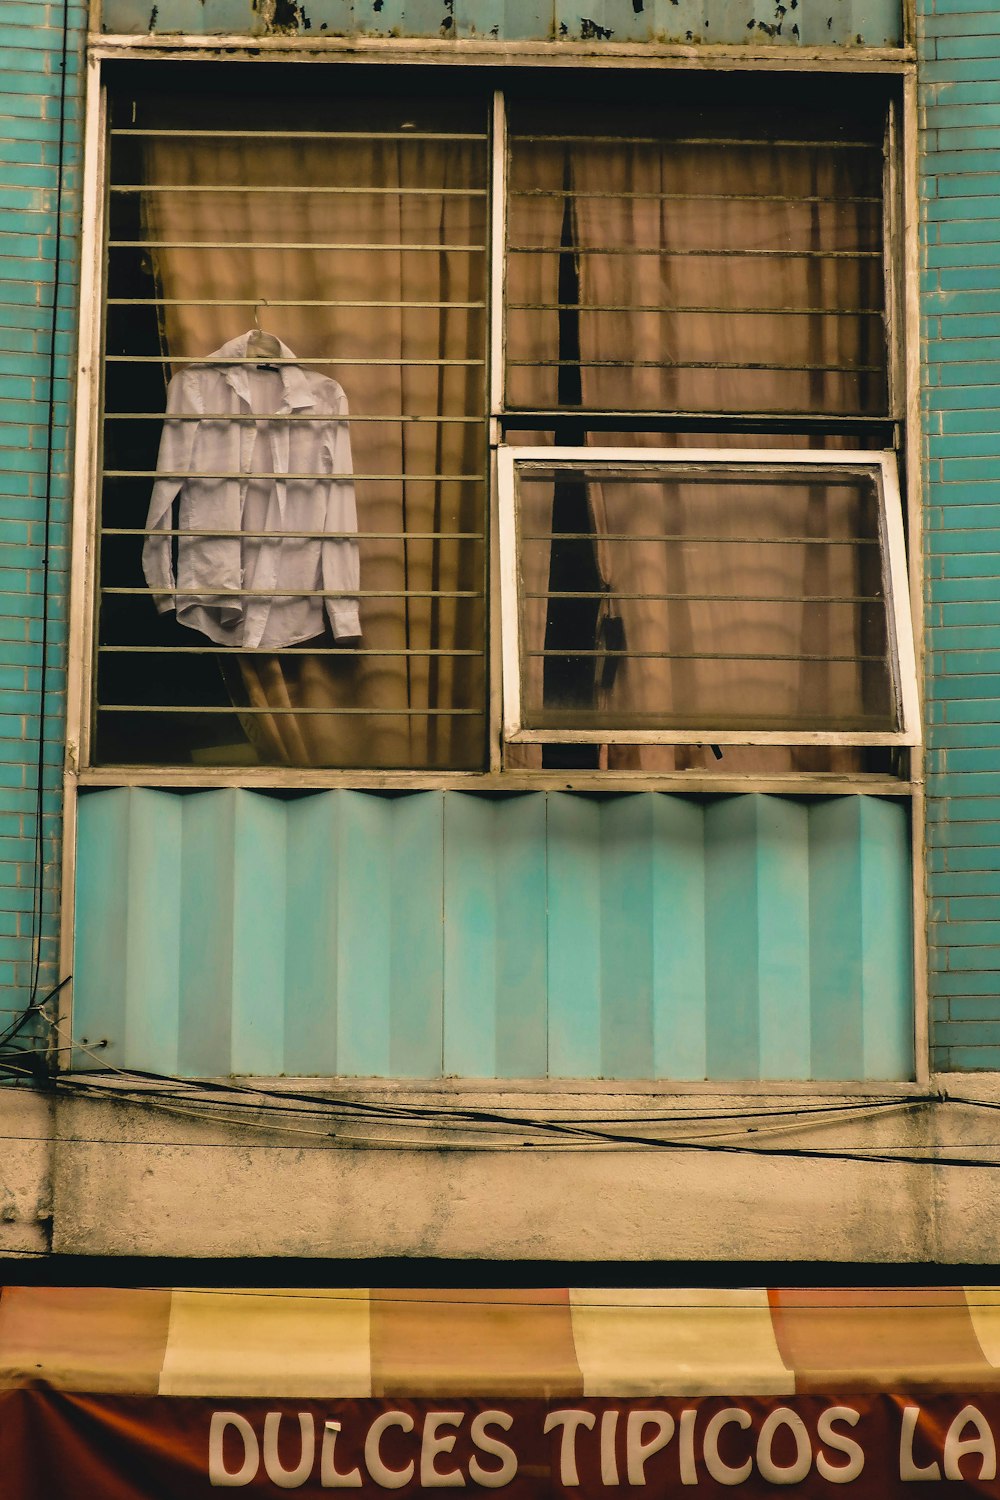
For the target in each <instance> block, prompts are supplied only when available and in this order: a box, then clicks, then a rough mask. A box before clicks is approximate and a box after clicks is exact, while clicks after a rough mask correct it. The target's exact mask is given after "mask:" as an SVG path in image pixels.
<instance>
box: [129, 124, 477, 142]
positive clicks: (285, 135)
mask: <svg viewBox="0 0 1000 1500" xmlns="http://www.w3.org/2000/svg"><path fill="white" fill-rule="evenodd" d="M110 134H111V135H112V136H142V137H145V138H146V139H149V138H153V139H159V138H160V137H163V138H164V139H165V140H173V139H178V140H184V141H186V140H205V139H209V140H223V141H228V140H250V141H286V140H287V141H358V142H360V143H361V144H362V145H364V144H365V143H367V142H368V141H447V142H449V143H451V142H452V141H485V140H486V139H487V136H486V135H485V133H481V132H465V131H461V132H453V131H442V130H364V131H361V130H187V129H177V130H174V129H157V128H154V127H149V128H146V129H141V128H139V127H137V126H133V127H130V128H128V129H125V128H122V127H118V126H114V127H113V128H112V129H111V131H110Z"/></svg>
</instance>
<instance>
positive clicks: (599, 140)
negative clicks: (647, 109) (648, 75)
mask: <svg viewBox="0 0 1000 1500" xmlns="http://www.w3.org/2000/svg"><path fill="white" fill-rule="evenodd" d="M508 139H509V141H510V144H511V147H512V148H513V147H514V146H515V145H526V144H527V145H540V144H543V143H545V144H550V143H552V142H555V143H556V144H559V145H563V144H566V145H585V146H669V147H670V148H671V150H673V149H674V147H676V146H781V147H790V148H793V149H798V148H800V147H801V148H803V149H805V150H815V149H817V148H819V149H822V150H828V151H877V152H878V153H879V155H880V156H881V154H882V144H881V141H874V140H871V141H838V140H830V139H828V140H819V141H815V140H806V139H802V138H797V139H794V140H784V139H779V138H769V137H767V136H721V135H678V136H668V135H535V134H526V133H522V132H520V131H518V130H517V129H516V128H512V129H511V130H510V132H509V135H508Z"/></svg>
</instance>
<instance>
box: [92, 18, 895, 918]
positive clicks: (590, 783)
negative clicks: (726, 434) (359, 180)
mask: <svg viewBox="0 0 1000 1500" xmlns="http://www.w3.org/2000/svg"><path fill="white" fill-rule="evenodd" d="M414 50H416V51H418V52H419V53H420V56H421V60H423V61H425V62H426V63H427V64H428V65H429V66H430V68H431V71H432V72H434V71H436V65H442V66H446V67H453V66H455V65H456V64H467V65H469V66H473V67H474V66H475V65H477V64H480V63H482V62H483V61H484V59H485V53H484V52H483V49H482V48H481V47H475V48H473V47H472V46H471V44H470V47H469V48H468V49H467V55H466V52H465V51H463V52H462V55H461V56H460V55H458V53H456V51H455V49H454V48H453V47H450V46H449V47H437V46H431V47H430V48H425V47H424V46H423V44H420V45H419V46H418V45H417V44H410V43H407V44H402V43H401V44H399V46H398V47H397V46H395V44H393V43H391V42H390V43H388V44H386V43H385V42H382V43H380V46H379V50H378V57H377V58H376V57H375V56H374V55H372V56H368V55H367V53H365V54H364V55H363V56H362V55H359V53H358V49H357V48H356V47H355V46H353V45H352V46H350V47H342V46H341V45H340V44H339V43H338V42H337V41H336V40H335V39H334V40H330V41H326V40H325V41H324V44H323V45H322V46H319V47H313V46H312V45H311V44H310V45H308V46H306V45H303V44H301V43H300V42H298V41H296V42H295V43H294V45H290V46H289V45H286V43H285V42H284V40H283V39H274V38H270V39H268V40H267V41H266V42H265V43H264V45H263V47H262V48H261V47H259V46H256V45H255V46H254V47H253V48H251V49H246V48H245V47H244V46H243V45H241V46H240V47H239V48H236V49H235V50H234V53H233V59H234V60H240V59H241V58H246V57H250V56H252V57H253V59H254V60H255V61H259V60H265V61H274V62H282V63H285V64H287V63H288V62H289V61H292V60H294V62H295V64H296V65H297V66H312V65H315V64H317V63H319V64H329V63H338V64H339V65H341V66H343V65H345V64H357V65H359V66H364V65H365V64H366V63H371V62H373V61H376V60H378V61H380V62H389V63H408V62H412V60H413V58H412V55H411V54H413V52H414ZM362 51H364V49H362ZM509 51H510V46H509V44H508V47H507V48H506V49H505V50H504V57H503V59H501V60H502V61H506V62H510V61H512V58H510V57H509V56H508V55H507V53H508V52H509ZM535 51H538V49H534V50H532V49H530V48H529V49H527V53H526V55H525V57H524V58H523V59H522V60H523V61H524V62H526V63H529V64H540V63H541V61H543V60H544V61H546V62H547V63H551V57H550V55H549V53H548V50H547V49H545V48H542V49H541V50H540V51H539V55H538V56H537V57H536V56H535ZM262 52H263V53H265V54H266V57H264V58H263V59H262ZM425 53H426V56H425ZM528 53H530V55H527V54H528ZM543 54H544V58H543ZM210 56H212V57H214V39H212V45H210V44H209V40H208V39H204V38H195V39H191V38H180V39H175V40H174V41H171V42H167V41H166V40H165V39H162V38H153V37H150V38H136V37H132V36H130V37H119V38H110V37H107V36H103V35H101V36H95V37H93V38H92V41H91V44H90V47H89V50H88V90H87V99H88V115H87V129H86V132H85V150H86V152H87V164H86V165H85V179H86V180H85V184H84V187H85V192H88V193H89V197H90V199H91V200H92V209H93V212H91V213H90V214H85V216H84V233H83V247H82V257H83V266H84V278H85V280H88V282H89V284H90V287H91V295H90V296H89V297H84V298H83V299H82V301H81V323H80V345H79V349H80V354H79V365H78V381H79V385H78V407H77V420H76V433H77V442H76V466H75V489H76V495H77V504H76V507H75V513H74V543H73V556H74V562H73V584H72V591H71V601H70V606H71V649H70V682H69V689H70V691H69V702H68V725H67V757H66V773H65V785H66V793H67V798H68V803H67V806H71V804H72V801H73V800H74V799H75V796H76V790H77V788H78V787H84V786H95V787H97V786H121V785H150V786H153V785H156V786H174V787H198V786H225V785H228V786H247V787H254V786H256V787H274V788H281V787H290V788H301V789H305V788H311V787H322V786H352V787H357V788H376V789H402V788H412V789H418V788H419V789H426V788H436V789H444V788H448V787H455V788H465V789H467V790H468V789H472V788H476V787H479V788H481V789H483V790H500V789H505V788H506V789H510V790H525V789H527V788H529V787H536V788H538V789H544V788H546V787H550V788H551V787H558V788H561V789H566V788H573V789H579V790H600V789H601V788H602V787H605V788H611V787H618V788H619V789H620V790H625V789H629V788H633V787H634V788H636V789H639V788H654V787H655V788H659V789H662V790H670V789H675V790H680V789H683V790H684V791H688V792H695V793H698V792H709V791H711V792H720V793H732V792H738V791H776V792H782V793H785V794H788V793H797V792H800V793H803V794H810V795H812V794H818V795H843V794H845V793H850V792H858V793H862V794H870V795H879V796H895V797H900V796H901V797H915V798H919V795H920V787H921V784H922V760H921V754H920V750H919V747H918V746H917V744H916V742H914V749H913V751H912V752H911V755H910V758H909V765H908V768H907V767H906V766H905V765H904V767H903V768H902V770H903V774H902V775H900V774H893V773H890V772H885V771H883V772H851V773H846V772H845V773H836V774H835V773H812V772H799V771H796V772H786V773H768V772H762V773H724V774H723V773H720V772H719V771H717V770H715V769H714V768H713V769H712V770H710V771H705V772H698V771H691V770H687V771H684V772H655V773H654V772H635V771H627V770H598V769H593V770H588V769H578V770H574V771H566V770H563V771H544V770H540V769H538V768H520V769H518V768H515V767H513V766H508V765H505V763H504V755H503V745H504V726H503V708H502V697H503V686H502V672H503V667H502V659H501V657H502V650H501V638H502V632H501V614H502V609H501V600H500V589H499V587H498V579H499V546H498V532H499V526H498V501H497V481H496V470H497V457H496V455H497V451H498V448H499V446H500V445H501V444H502V443H503V440H504V432H505V430H510V429H511V428H514V427H516V426H517V425H521V416H520V415H519V414H513V413H510V412H507V411H506V408H505V400H504V373H505V372H504V363H505V361H504V351H503V338H504V327H503V324H504V293H503V280H504V278H503V268H504V256H503V253H502V248H503V245H504V243H505V238H506V234H505V230H506V225H505V220H506V175H507V174H506V165H507V163H506V156H507V143H506V111H505V100H504V94H503V91H502V86H499V87H496V88H495V90H494V93H493V107H492V119H491V121H490V125H489V136H490V153H491V163H492V174H493V175H492V182H491V184H490V188H491V191H490V194H489V200H488V201H489V206H490V213H489V222H488V234H487V245H488V246H489V251H488V255H487V260H488V274H489V282H488V289H487V304H488V320H489V328H490V334H489V336H490V347H489V350H488V355H487V361H488V362H487V381H488V390H489V401H488V407H487V413H488V417H489V435H490V448H491V470H492V474H491V479H490V481H489V490H490V504H489V530H490V539H489V545H488V547H487V549H486V550H485V553H484V567H485V568H486V569H487V570H488V573H489V588H488V598H489V619H490V627H489V634H488V643H487V652H488V681H489V704H488V707H487V713H488V726H487V728H488V746H487V748H488V759H487V761H486V764H485V765H484V767H483V769H482V770H473V771H419V770H390V771H387V770H380V769H360V768H355V769H344V770H339V769H332V768H309V767H272V766H252V767H251V766H235V765H234V766H223V765H205V766H201V765H193V766H192V765H186V764H185V765H180V764H170V765H166V764H165V765H162V766H157V765H139V764H110V763H107V764H100V765H97V764H94V763H93V761H92V758H91V753H90V750H91V746H90V741H91V732H90V731H91V722H90V717H91V699H92V696H93V685H92V677H93V670H94V662H95V659H96V653H95V652H94V650H93V641H92V638H91V634H92V627H93V622H94V616H95V596H96V579H95V571H96V567H95V565H96V563H97V559H96V557H95V547H96V542H95V539H94V526H95V521H94V508H95V503H96V502H95V485H96V476H97V474H98V472H99V470H100V463H101V460H100V431H101V428H100V421H99V415H100V410H101V404H102V403H101V380H102V365H101V359H100V347H101V338H100V325H101V309H102V307H103V294H104V280H105V275H106V264H105V261H106V256H105V254H104V239H105V234H106V229H105V223H104V220H105V217H106V216H105V215H104V214H102V212H101V206H102V194H103V193H104V191H105V188H104V180H105V177H106V175H107V173H106V164H105V159H104V158H105V144H104V138H105V131H106V125H105V105H104V98H105V93H106V88H107V85H108V82H109V80H106V79H105V78H104V77H103V73H104V68H105V65H114V64H115V63H117V62H119V61H124V60H128V61H130V62H131V63H133V64H134V63H135V62H136V61H141V62H142V63H145V62H147V61H148V62H150V63H152V62H153V61H154V60H155V61H156V62H157V63H163V62H164V61H169V62H176V63H178V64H181V63H187V64H189V65H191V64H193V63H194V61H195V60H196V59H197V60H199V61H207V60H209V57H210ZM564 61H565V63H566V64H567V65H568V64H570V63H571V65H572V68H573V69H574V70H575V71H577V72H579V74H580V76H581V78H587V77H589V78H591V79H592V80H593V81H595V82H596V81H597V79H598V78H599V77H600V76H601V73H602V72H603V71H604V70H605V69H607V68H608V67H609V66H611V63H610V59H609V57H608V56H607V54H606V52H605V53H602V54H601V55H600V56H590V55H584V53H583V52H582V51H581V52H580V54H579V55H574V57H573V58H572V59H565V60H564ZM792 61H795V62H796V69H795V70H796V71H800V70H801V67H802V63H801V61H798V60H796V59H794V58H793V59H790V58H789V56H788V55H787V54H786V53H785V52H783V51H781V49H772V51H771V52H767V53H766V54H765V53H762V52H760V51H759V49H751V50H749V51H748V50H745V49H742V48H741V49H739V51H738V52H733V51H732V49H726V48H718V49H716V48H713V49H712V54H711V59H709V58H708V56H707V55H706V56H700V57H699V60H698V70H699V71H702V70H703V69H704V68H705V67H706V65H708V66H712V67H714V68H716V69H717V70H718V72H717V74H716V76H717V78H718V79H719V81H721V80H722V79H724V77H725V75H726V73H727V71H729V70H735V71H740V72H742V71H765V72H776V73H781V72H783V71H785V70H786V69H787V68H788V67H789V66H790V64H791V62H792ZM623 66H624V67H629V68H637V69H639V71H642V72H647V71H648V70H649V69H653V70H654V71H661V72H664V71H666V72H670V71H674V70H680V71H689V70H690V68H691V67H692V60H691V58H690V57H689V56H688V55H687V53H685V52H683V51H681V52H678V51H677V50H676V49H671V48H658V47H656V46H652V47H650V46H643V47H641V48H639V47H636V48H635V49H630V50H629V56H628V57H627V59H626V58H625V57H624V56H622V57H616V59H615V62H614V64H613V67H614V69H615V70H620V69H621V68H622V67H623ZM595 67H596V68H597V70H598V71H597V74H596V76H595V74H594V69H595ZM807 67H808V70H810V71H815V72H817V73H823V74H832V73H838V72H853V71H858V70H860V71H862V72H866V73H874V74H878V75H880V76H881V77H882V78H883V79H884V81H885V83H886V85H887V86H888V85H889V84H890V83H891V81H892V78H893V77H894V76H901V81H902V94H903V97H902V107H901V110H900V117H901V122H902V128H901V129H899V131H898V134H897V136H896V139H895V146H896V147H897V148H898V149H899V150H900V152H901V155H902V159H901V161H899V162H896V161H895V159H894V157H893V155H892V144H893V143H892V142H891V140H890V139H889V134H888V133H887V142H886V145H887V164H886V199H885V203H884V206H883V215H884V220H885V226H886V228H885V244H886V246H887V247H890V246H891V247H893V253H892V254H888V255H887V260H888V261H891V262H892V264H891V265H887V271H888V273H889V274H888V276H887V303H886V321H887V339H888V346H889V369H890V380H891V375H892V373H893V372H895V371H898V372H899V376H900V379H899V383H898V385H897V386H896V387H895V390H894V392H893V395H892V399H891V409H890V412H889V413H888V414H887V417H886V418H885V419H880V422H881V423H882V424H883V425H884V426H885V428H886V429H887V430H886V432H885V435H884V439H883V440H884V441H888V440H889V434H890V431H894V432H898V431H899V427H898V424H899V423H900V422H902V421H903V420H905V421H906V423H907V429H908V432H909V434H910V440H909V441H908V442H907V445H906V450H905V453H903V454H901V459H900V461H901V463H902V462H903V459H904V458H905V469H906V475H907V495H906V503H907V512H908V528H907V533H908V537H909V540H910V545H911V561H910V577H911V583H910V589H911V599H912V600H913V610H914V615H913V626H914V633H915V638H916V639H917V644H918V651H919V644H920V635H919V633H920V615H919V599H920V542H919V538H920V527H921V515H920V480H921V474H920V465H919V452H918V451H916V450H915V446H914V443H913V441H912V436H913V434H914V433H915V432H916V431H917V430H918V429H917V428H916V427H915V426H914V422H915V419H916V417H917V415H918V399H919V397H918V392H919V385H918V378H919V367H918V363H917V360H918V354H917V346H916V342H915V340H916V332H917V328H918V307H917V287H916V280H915V277H916V273H917V258H916V257H917V248H916V246H917V240H916V226H917V221H918V206H917V202H916V179H915V172H916V163H915V156H914V155H913V153H914V151H915V119H916V114H915V111H916V90H915V70H914V62H913V59H912V57H911V56H910V55H909V54H908V53H907V52H906V50H905V49H902V50H900V49H892V52H891V54H886V55H884V56H883V55H882V54H879V55H877V56H876V54H875V53H874V52H871V51H870V50H867V49H866V50H865V52H864V53H863V54H862V53H859V54H858V55H857V56H854V55H852V56H851V57H850V58H848V57H846V56H845V55H844V54H843V53H842V52H838V51H837V50H836V49H830V50H829V52H828V53H827V54H826V55H824V56H822V57H820V56H819V55H817V56H816V57H815V58H814V59H810V60H809V62H808V64H807ZM484 92H487V108H489V98H488V91H484ZM887 104H888V106H889V108H890V109H891V108H892V101H891V99H890V100H887ZM897 198H898V202H897ZM904 236H905V244H904V245H903V247H902V253H897V250H896V246H897V241H898V239H899V238H900V237H904ZM893 291H894V296H893V295H892V294H893ZM904 325H905V326H904ZM904 335H905V336H904ZM623 415H624V414H623ZM700 421H701V423H702V424H703V423H704V421H705V419H704V418H701V419H700ZM605 425H607V424H605ZM615 425H616V426H617V427H618V430H619V431H620V430H621V425H620V423H619V422H617V421H616V423H615ZM679 425H684V426H687V427H693V426H697V425H699V419H697V418H696V415H695V414H686V416H685V414H683V413H677V414H673V416H672V418H671V421H670V422H669V423H668V422H662V423H661V424H660V426H661V428H662V430H664V431H667V430H675V429H676V428H677V427H678V426H679ZM719 425H720V424H718V423H714V424H710V426H709V428H708V429H707V430H713V427H718V426H719ZM745 425H746V428H747V435H748V440H749V441H751V442H752V441H753V438H752V435H751V434H752V433H753V432H754V431H758V430H761V427H760V425H759V424H756V425H751V424H745ZM770 425H771V424H770V423H768V424H767V426H768V427H770ZM839 425H840V424H838V430H839ZM645 451H646V452H647V453H648V452H649V451H650V450H645ZM547 452H550V450H547ZM799 457H800V458H801V454H799ZM867 457H868V458H869V459H870V458H871V453H870V452H869V453H868V454H867ZM74 621H75V625H74V624H73V622H74ZM782 742H783V743H787V739H784V740H783V741H782ZM71 863H72V861H70V864H71ZM68 888H69V887H68V886H67V889H68Z"/></svg>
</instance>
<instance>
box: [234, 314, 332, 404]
mask: <svg viewBox="0 0 1000 1500" xmlns="http://www.w3.org/2000/svg"><path fill="white" fill-rule="evenodd" d="M254 332H255V330H254V329H252V328H250V329H248V330H247V332H246V333H241V334H240V336H239V338H236V339H230V340H229V342H228V343H227V344H223V345H222V347H221V348H220V349H216V350H215V352H214V353H213V354H210V355H209V356H208V357H209V359H210V360H212V361H215V360H224V359H231V360H234V361H237V360H243V359H246V353H247V345H248V343H249V342H250V336H251V334H252V333H254ZM278 348H279V350H280V351H281V358H282V359H297V358H298V356H297V355H296V354H293V352H292V350H291V349H289V347H288V345H287V344H283V343H282V341H281V339H278ZM278 371H279V373H280V375H281V383H282V385H283V387H284V392H285V403H286V405H287V406H288V408H289V410H290V411H295V410H297V409H299V408H301V407H304V406H312V405H313V404H314V402H313V395H312V391H311V390H310V388H309V382H308V380H307V379H306V376H305V371H304V370H302V368H301V367H300V366H299V365H297V364H293V365H279V366H278ZM222 374H223V376H224V377H225V379H226V381H227V382H228V383H229V385H231V386H232V388H233V390H234V391H235V392H236V394H237V396H239V398H240V400H241V401H244V402H246V404H247V406H249V405H250V380H249V376H248V375H247V367H246V365H243V364H238V363H234V364H231V365H229V366H227V367H224V368H223V370H222Z"/></svg>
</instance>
